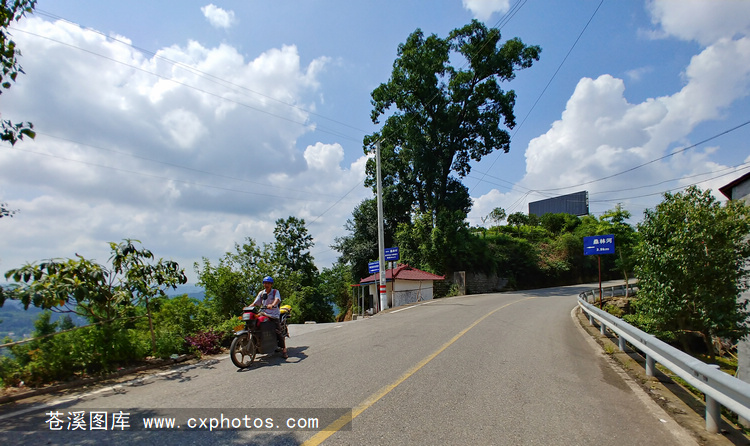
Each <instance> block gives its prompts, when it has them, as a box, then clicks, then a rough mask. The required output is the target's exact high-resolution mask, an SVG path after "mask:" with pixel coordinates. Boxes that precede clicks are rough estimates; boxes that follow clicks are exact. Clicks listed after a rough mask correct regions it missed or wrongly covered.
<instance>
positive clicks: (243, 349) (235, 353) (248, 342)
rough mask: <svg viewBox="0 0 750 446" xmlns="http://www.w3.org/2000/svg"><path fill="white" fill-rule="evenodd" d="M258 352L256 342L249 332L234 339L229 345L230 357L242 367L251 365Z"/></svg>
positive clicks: (235, 363)
mask: <svg viewBox="0 0 750 446" xmlns="http://www.w3.org/2000/svg"><path fill="white" fill-rule="evenodd" d="M257 353H258V351H257V349H256V348H255V342H253V340H252V339H251V338H250V335H249V334H247V333H244V334H242V335H240V336H237V337H236V338H234V339H232V345H230V346H229V357H230V358H232V363H234V365H236V366H237V367H239V368H241V369H244V368H247V367H250V366H251V365H252V364H253V361H255V355H256V354H257Z"/></svg>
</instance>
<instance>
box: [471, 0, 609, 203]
mask: <svg viewBox="0 0 750 446" xmlns="http://www.w3.org/2000/svg"><path fill="white" fill-rule="evenodd" d="M602 4H604V0H601V1H600V2H599V5H598V6H597V7H596V9H595V10H594V12H593V13H592V14H591V17H589V20H588V22H586V25H584V27H583V29H582V30H581V32H580V33H579V34H578V37H577V38H576V40H575V42H573V45H571V47H570V49H569V50H568V53H567V54H565V57H563V60H562V61H561V62H560V65H558V66H557V69H556V70H555V72H554V73H553V74H552V77H550V79H549V81H548V82H547V85H545V86H544V89H542V92H541V93H539V96H538V97H537V98H536V101H534V104H533V105H532V106H531V109H529V111H528V112H527V113H526V116H524V118H523V120H522V121H521V123H520V124H519V125H518V126H517V127H516V129H515V131H514V132H513V135H511V140H512V139H513V137H514V136H516V134H517V133H518V131H519V130H520V129H521V127H522V126H523V124H524V123H525V122H526V120H527V119H528V118H529V116H530V115H531V112H532V111H534V108H536V105H537V104H538V103H539V101H540V100H541V99H542V96H544V93H546V92H547V89H548V88H549V86H550V85H551V84H552V81H553V80H554V79H555V77H556V76H557V73H559V72H560V69H561V68H562V66H563V64H565V61H566V60H568V57H569V56H570V53H572V52H573V49H574V48H575V47H576V45H578V41H579V40H581V37H582V36H583V33H584V32H586V29H588V27H589V25H590V24H591V22H592V21H593V20H594V16H596V13H597V12H599V8H601V7H602ZM498 158H500V156H499V154H498V156H496V157H495V159H494V160H493V161H492V164H490V167H489V169H487V170H492V168H493V167H494V166H495V162H497V160H498ZM482 178H484V177H482ZM480 182H481V180H480ZM478 185H479V183H477V184H475V185H474V187H472V188H471V190H469V193H470V194H471V191H472V190H474V188H476V187H477V186H478Z"/></svg>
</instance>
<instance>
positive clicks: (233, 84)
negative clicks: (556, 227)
mask: <svg viewBox="0 0 750 446" xmlns="http://www.w3.org/2000/svg"><path fill="white" fill-rule="evenodd" d="M472 19H477V20H480V21H482V22H483V23H485V24H486V25H487V26H488V27H495V28H499V29H500V32H501V34H502V37H503V40H506V39H510V38H514V37H517V38H520V39H521V40H522V41H523V42H524V43H526V44H529V45H539V46H540V47H541V48H542V52H541V55H540V60H539V61H537V62H536V63H534V65H533V66H532V67H531V68H528V69H525V70H522V71H519V72H517V75H516V78H515V79H513V80H512V81H511V82H508V83H505V84H503V85H502V87H503V88H504V89H506V90H511V89H512V90H514V91H515V92H516V95H517V100H516V105H515V115H516V122H517V125H516V127H515V128H513V129H511V130H509V131H510V134H511V136H512V140H511V148H510V152H509V153H500V152H496V153H493V154H490V155H488V156H486V157H484V158H483V159H482V160H481V161H478V162H473V163H472V170H471V172H470V173H469V175H468V176H467V177H466V178H464V179H463V180H462V181H463V182H464V184H465V185H466V186H467V187H468V188H469V190H470V194H471V197H472V199H473V203H474V204H473V208H472V211H471V213H470V214H469V217H468V222H469V223H470V224H471V225H472V226H476V225H481V224H482V219H483V218H486V216H487V215H488V214H489V213H490V212H491V211H492V210H493V209H494V208H496V207H501V208H503V209H505V210H506V212H507V213H508V214H510V213H513V212H524V213H526V212H528V203H529V202H530V201H536V200H541V199H545V198H550V197H554V196H559V195H563V194H568V193H573V192H578V191H581V190H586V191H588V192H589V206H590V211H591V213H592V214H593V215H596V216H599V215H601V214H602V213H603V212H605V211H606V210H608V209H612V208H614V207H615V206H616V205H617V204H618V203H621V204H622V206H623V207H624V208H625V209H626V210H628V211H629V212H631V214H632V218H631V220H630V222H631V223H633V224H636V223H637V222H639V221H641V219H642V217H643V212H644V210H646V209H649V208H653V207H654V206H656V204H658V203H659V202H660V201H661V199H662V195H663V193H664V192H666V191H672V192H677V191H679V190H680V188H684V187H686V186H688V185H691V184H697V185H698V186H699V187H701V188H702V189H712V190H714V191H715V194H716V195H717V198H720V199H723V197H722V196H721V195H720V194H719V193H718V188H719V187H721V186H723V185H726V184H728V183H730V182H731V181H733V180H734V179H736V178H738V177H740V176H742V175H744V174H745V173H747V172H748V171H750V150H749V149H748V144H747V140H748V139H750V124H749V123H750V98H749V97H748V96H749V94H750V2H747V1H740V0H727V1H717V0H714V1H704V0H700V1H698V0H692V1H691V0H681V1H677V0H667V1H645V2H643V1H615V0H603V1H602V0H435V1H424V0H407V1H403V0H398V1H395V0H385V1H381V2H356V1H354V2H353V1H350V0H282V1H275V2H261V1H243V2H233V1H218V0H214V3H210V2H209V1H193V0H179V1H178V0H162V1H159V2H153V1H141V0H133V1H130V2H109V1H106V2H89V1H83V0H54V1H46V0H39V2H38V4H37V8H36V11H35V13H34V14H33V15H31V16H29V17H27V18H25V19H23V20H22V21H21V22H20V23H17V24H14V25H13V26H12V27H11V30H10V32H11V34H12V36H13V39H14V40H15V41H16V43H17V45H18V48H20V50H21V52H22V54H23V55H22V58H21V60H20V62H21V65H22V66H23V69H24V71H25V74H24V75H21V76H19V78H18V80H17V82H16V83H15V84H14V85H13V86H12V88H11V89H9V90H6V91H4V93H3V94H2V96H0V97H1V98H2V99H1V102H0V112H1V113H2V115H1V118H2V119H3V120H11V121H13V122H20V121H31V122H33V123H34V128H35V130H36V131H37V137H36V139H34V140H24V141H22V142H19V143H17V144H16V145H15V146H13V147H11V146H10V145H9V144H5V143H2V145H0V202H3V203H7V205H8V207H9V208H10V209H14V210H17V211H18V212H17V213H16V214H15V215H14V216H13V217H12V218H2V219H0V272H2V273H4V272H5V271H7V270H9V269H12V268H18V267H21V266H23V265H24V264H26V263H34V262H39V261H42V260H45V259H51V258H74V257H75V256H76V255H81V256H83V257H85V258H87V259H91V260H95V261H97V262H99V263H102V264H107V261H108V259H109V255H110V250H109V242H120V241H122V240H124V239H136V240H139V241H141V242H142V244H143V246H144V247H146V248H148V249H150V250H151V251H152V252H153V253H154V255H155V256H156V257H157V258H164V259H171V260H175V261H177V262H178V263H179V264H180V265H181V266H182V267H183V268H185V271H186V273H187V274H188V277H189V279H190V282H192V283H194V282H195V281H196V273H195V271H194V268H193V264H194V263H195V262H200V261H201V259H202V258H206V259H208V260H209V261H211V262H212V263H213V264H216V263H217V262H218V260H219V258H221V257H222V256H223V255H224V253H226V252H228V251H232V250H233V249H234V245H235V244H236V243H240V244H242V243H243V242H244V241H245V239H246V238H247V237H251V238H252V239H253V240H255V241H256V242H258V243H259V244H262V243H268V242H271V241H273V229H274V227H275V222H276V221H277V220H278V219H285V218H288V217H290V216H294V217H297V218H300V219H304V220H305V222H306V227H307V228H308V230H309V233H310V235H311V236H312V237H313V239H314V242H315V246H314V247H313V248H312V249H311V253H312V255H313V256H314V258H315V262H316V265H317V266H318V267H319V268H321V269H322V268H323V267H329V266H331V265H332V264H333V263H334V262H335V261H336V259H337V257H338V253H337V252H336V251H335V250H332V249H331V248H330V245H331V244H332V243H333V242H334V240H335V238H336V237H341V236H345V235H348V232H347V231H346V229H345V228H344V225H345V223H346V221H347V219H349V218H351V213H352V210H353V209H354V208H355V207H356V206H357V204H359V203H360V202H361V201H362V200H364V199H367V198H372V197H373V193H372V191H371V190H369V189H367V188H365V187H364V185H363V182H364V178H365V173H364V166H365V162H366V159H367V158H366V155H365V152H364V150H363V144H362V140H363V137H364V136H365V135H368V134H371V133H373V132H375V131H377V130H379V126H378V125H375V124H373V123H372V121H371V120H370V112H371V110H372V105H371V103H370V99H371V98H370V93H371V92H372V91H373V90H374V89H375V88H376V87H377V86H378V85H380V84H381V83H384V82H387V81H388V79H389V77H390V74H391V70H392V66H393V61H394V60H395V58H396V52H397V48H398V45H399V44H400V43H402V42H404V41H405V40H406V38H407V37H408V35H409V34H411V33H412V32H414V31H415V30H416V29H417V28H419V29H421V30H422V31H423V32H424V33H425V34H427V35H429V34H436V35H438V36H439V37H446V36H447V35H448V33H449V32H450V31H451V30H453V29H455V28H459V27H462V26H463V25H466V24H467V23H469V22H470V21H471V20H472ZM376 243H377V240H373V244H376ZM0 280H2V279H0Z"/></svg>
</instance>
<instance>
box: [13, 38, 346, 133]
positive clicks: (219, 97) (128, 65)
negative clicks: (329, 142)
mask: <svg viewBox="0 0 750 446" xmlns="http://www.w3.org/2000/svg"><path fill="white" fill-rule="evenodd" d="M14 31H19V32H22V33H25V34H28V35H32V36H35V37H38V38H41V39H45V40H49V41H51V42H55V43H57V44H60V45H64V46H67V47H70V48H74V49H77V50H79V51H82V52H85V53H89V54H92V55H94V56H97V57H101V58H103V59H106V60H109V61H112V62H115V63H117V64H120V65H124V66H126V67H129V68H132V69H134V70H137V71H141V72H143V73H147V74H150V75H152V76H155V77H158V78H160V79H164V80H165V81H168V82H172V83H174V84H177V85H181V86H183V87H186V88H190V89H192V90H195V91H198V92H200V93H203V94H206V95H208V96H212V97H215V98H217V99H219V100H222V101H226V102H231V103H233V104H237V105H239V106H242V107H245V108H248V109H251V110H255V111H257V112H259V113H264V114H266V115H269V116H272V117H275V118H278V119H282V120H284V121H288V122H291V123H293V124H297V125H300V126H303V127H305V128H307V129H309V130H314V131H320V132H323V133H328V134H330V135H333V136H336V137H339V138H342V139H347V140H350V141H355V142H359V140H358V139H354V138H352V137H350V136H348V135H345V134H343V133H340V132H337V131H335V130H329V129H326V128H324V127H320V126H312V125H310V124H308V123H305V122H299V121H297V120H294V119H292V118H289V117H286V116H283V115H279V114H276V113H271V112H270V111H268V110H264V109H261V108H258V107H254V106H252V105H250V104H247V103H245V102H240V101H237V100H234V99H231V98H228V97H226V96H223V95H221V94H218V93H213V92H210V91H207V90H204V89H202V88H198V87H196V86H193V85H190V84H188V83H186V82H182V81H179V80H176V79H174V78H172V77H167V76H164V75H161V74H158V73H154V72H153V71H149V70H146V69H144V68H141V67H139V66H137V65H133V64H129V63H127V62H123V61H120V60H117V59H114V58H112V57H109V56H105V55H103V54H99V53H96V52H94V51H91V50H87V49H85V48H81V47H79V46H76V45H72V44H70V43H66V42H62V41H60V40H57V39H53V38H51V37H47V36H43V35H41V34H37V33H34V32H31V31H27V30H22V29H14Z"/></svg>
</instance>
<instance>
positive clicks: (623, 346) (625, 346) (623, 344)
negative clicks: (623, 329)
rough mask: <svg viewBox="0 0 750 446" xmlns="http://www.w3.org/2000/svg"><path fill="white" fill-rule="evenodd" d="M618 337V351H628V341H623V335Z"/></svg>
mask: <svg viewBox="0 0 750 446" xmlns="http://www.w3.org/2000/svg"><path fill="white" fill-rule="evenodd" d="M618 338H619V340H620V345H619V347H620V351H621V352H626V351H628V343H627V342H626V341H625V338H624V337H622V336H618Z"/></svg>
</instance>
